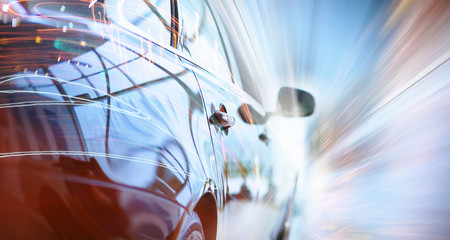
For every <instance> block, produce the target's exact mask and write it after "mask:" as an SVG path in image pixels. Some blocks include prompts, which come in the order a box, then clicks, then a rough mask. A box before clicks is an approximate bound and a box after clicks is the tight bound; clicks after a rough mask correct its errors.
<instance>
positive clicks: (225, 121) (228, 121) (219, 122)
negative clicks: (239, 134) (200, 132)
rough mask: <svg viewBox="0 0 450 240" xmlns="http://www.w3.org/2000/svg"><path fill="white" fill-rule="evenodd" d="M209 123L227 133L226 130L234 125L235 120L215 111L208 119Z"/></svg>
mask: <svg viewBox="0 0 450 240" xmlns="http://www.w3.org/2000/svg"><path fill="white" fill-rule="evenodd" d="M209 123H210V124H214V125H216V126H218V127H220V128H222V129H223V130H225V131H228V128H230V127H232V126H233V125H234V123H235V120H234V117H230V116H228V114H227V113H225V112H222V111H219V110H217V111H215V112H214V113H213V114H212V115H211V116H210V117H209Z"/></svg>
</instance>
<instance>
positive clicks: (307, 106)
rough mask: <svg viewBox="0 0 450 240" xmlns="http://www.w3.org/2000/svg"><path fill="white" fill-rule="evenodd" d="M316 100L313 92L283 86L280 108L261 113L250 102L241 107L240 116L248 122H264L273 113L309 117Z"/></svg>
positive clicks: (279, 95)
mask: <svg viewBox="0 0 450 240" xmlns="http://www.w3.org/2000/svg"><path fill="white" fill-rule="evenodd" d="M314 108H315V100H314V97H313V96H312V95H311V93H309V92H306V91H303V90H300V89H297V88H290V87H282V88H281V89H280V91H279V92H278V109H277V111H276V112H268V113H266V114H265V115H261V114H260V113H259V112H258V111H256V110H255V109H254V108H253V107H252V106H251V105H250V104H247V103H244V104H242V105H241V106H240V107H239V109H238V113H239V117H240V118H241V119H242V120H243V121H244V122H246V123H248V124H263V123H265V122H267V119H269V118H270V117H271V116H272V115H279V116H284V117H307V116H310V115H311V114H313V113H314Z"/></svg>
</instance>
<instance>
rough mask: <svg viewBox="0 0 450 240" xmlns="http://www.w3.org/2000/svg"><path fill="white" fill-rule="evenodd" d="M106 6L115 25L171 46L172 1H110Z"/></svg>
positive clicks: (106, 2)
mask: <svg viewBox="0 0 450 240" xmlns="http://www.w3.org/2000/svg"><path fill="white" fill-rule="evenodd" d="M105 5H106V11H107V13H108V16H109V18H110V19H111V21H112V22H114V23H115V24H118V25H120V26H122V27H124V28H126V29H128V30H130V31H132V32H135V33H137V34H139V35H141V36H143V37H146V38H149V39H150V40H152V41H155V42H158V43H163V44H166V45H169V44H170V37H171V9H170V0H108V1H105Z"/></svg>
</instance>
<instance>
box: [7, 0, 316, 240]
mask: <svg viewBox="0 0 450 240" xmlns="http://www.w3.org/2000/svg"><path fill="white" fill-rule="evenodd" d="M2 16H3V23H2V24H1V25H0V27H1V37H0V47H1V48H0V159H1V160H0V179H1V182H0V213H1V214H0V225H1V227H0V234H1V235H2V236H3V237H4V238H7V239H22V238H28V239H29V238H35V239H49V238H63V239H119V238H120V239H216V238H221V235H222V234H223V233H224V232H227V231H233V229H226V228H225V224H224V222H225V220H226V219H225V217H224V216H225V214H226V212H227V209H228V206H229V205H230V204H232V203H233V202H238V201H241V202H244V201H245V202H250V203H252V202H261V201H264V202H268V203H269V202H273V201H274V197H273V196H274V195H276V190H277V189H276V188H275V187H274V186H273V184H271V181H270V179H271V173H272V168H274V167H276V162H274V159H273V157H272V156H271V155H270V154H269V151H270V148H269V147H270V144H271V143H270V138H269V137H268V132H267V126H266V122H267V120H268V119H269V117H270V116H272V115H274V114H277V115H281V116H286V117H298V116H308V115H311V114H312V113H313V111H314V98H313V97H312V95H311V94H309V93H308V92H306V91H303V90H299V89H295V88H289V87H284V88H282V89H281V90H280V92H279V104H280V107H279V111H277V112H275V113H267V112H265V111H264V108H263V106H262V105H261V102H260V100H258V89H256V88H251V87H249V86H251V84H248V83H246V81H245V79H244V78H243V77H242V76H241V75H243V74H241V73H242V72H245V71H247V72H248V69H243V68H244V67H243V66H240V65H238V64H237V62H239V59H236V56H235V52H236V51H238V49H236V48H234V47H233V46H232V43H231V40H230V38H229V37H228V35H227V30H226V29H227V27H226V26H225V24H224V23H223V22H222V20H221V19H220V18H219V17H218V15H217V14H216V13H215V12H214V10H213V7H212V6H211V4H210V3H209V1H206V0H205V1H204V0H199V1H189V0H178V1H177V0H155V1H153V0H132V1H131V0H130V1H126V0H104V1H100V0H98V1H96V0H93V1H78V0H55V1H53V2H47V1H42V0H23V1H14V2H12V1H11V2H8V3H3V5H2ZM255 182H256V183H257V184H256V185H255V184H254V183H255ZM260 185H264V186H265V187H258V186H260ZM290 199H291V197H290V196H286V197H284V198H283V204H282V205H277V207H278V208H277V209H279V211H277V214H278V216H279V219H280V224H278V225H276V226H267V228H268V229H271V233H272V237H273V236H277V234H278V235H279V233H280V232H283V229H284V228H283V226H284V224H283V223H284V221H286V216H287V213H286V209H287V208H286V206H287V205H288V203H289V201H290ZM283 207H284V211H283V209H282V208H283ZM230 214H233V212H231V213H230ZM267 238H269V236H268V237H267Z"/></svg>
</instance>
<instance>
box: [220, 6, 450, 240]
mask: <svg viewBox="0 0 450 240" xmlns="http://www.w3.org/2000/svg"><path fill="white" fill-rule="evenodd" d="M221 4H222V7H223V8H224V9H225V10H226V11H227V13H228V15H229V19H231V20H230V21H234V23H233V24H234V28H235V33H236V34H237V35H240V33H242V34H241V36H245V35H246V34H244V33H247V34H248V36H249V37H248V38H245V37H242V39H241V42H242V45H243V46H245V48H246V51H247V53H248V55H249V59H250V61H249V62H250V64H252V67H253V69H254V72H255V75H254V81H255V83H256V84H258V87H259V88H262V89H263V92H265V96H263V98H262V100H263V101H266V106H267V104H269V105H270V103H274V102H276V101H275V100H274V99H275V97H276V95H275V94H276V91H273V89H277V88H278V87H281V86H284V85H288V86H293V87H299V88H301V89H304V90H306V91H310V92H311V93H312V94H313V95H314V96H315V98H316V112H315V113H314V115H313V116H311V117H308V118H303V119H295V120H292V119H289V120H287V119H278V118H272V119H271V120H270V123H269V124H270V126H271V128H272V129H275V130H276V131H274V132H276V133H277V136H275V137H278V138H283V139H289V141H286V140H285V142H288V143H289V144H287V145H286V144H285V145H283V146H281V147H280V148H279V151H281V152H283V153H284V154H285V155H289V156H290V157H289V158H288V160H287V161H286V160H285V161H283V163H282V164H286V166H287V167H295V168H297V169H300V175H299V180H298V183H297V193H296V199H295V207H294V216H293V220H292V221H291V222H290V223H288V224H289V225H290V226H291V231H290V239H448V238H450V229H449V226H450V204H449V202H448V201H449V200H448V199H450V137H449V136H450V110H449V109H450V88H449V83H450V62H449V58H450V1H448V0H442V1H439V0H436V1H431V0H430V1H419V0H417V1H414V0H404V1H381V0H373V1H369V0H364V1H359V0H350V1H348V0H347V1H344V0H342V1H327V0H319V1H317V0H291V1H288V0H283V1H277V0H265V1H251V2H250V1H227V2H225V1H224V2H222V3H221ZM236 16H239V17H236ZM236 19H238V20H236ZM274 107H275V106H274ZM280 164H281V162H280Z"/></svg>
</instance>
